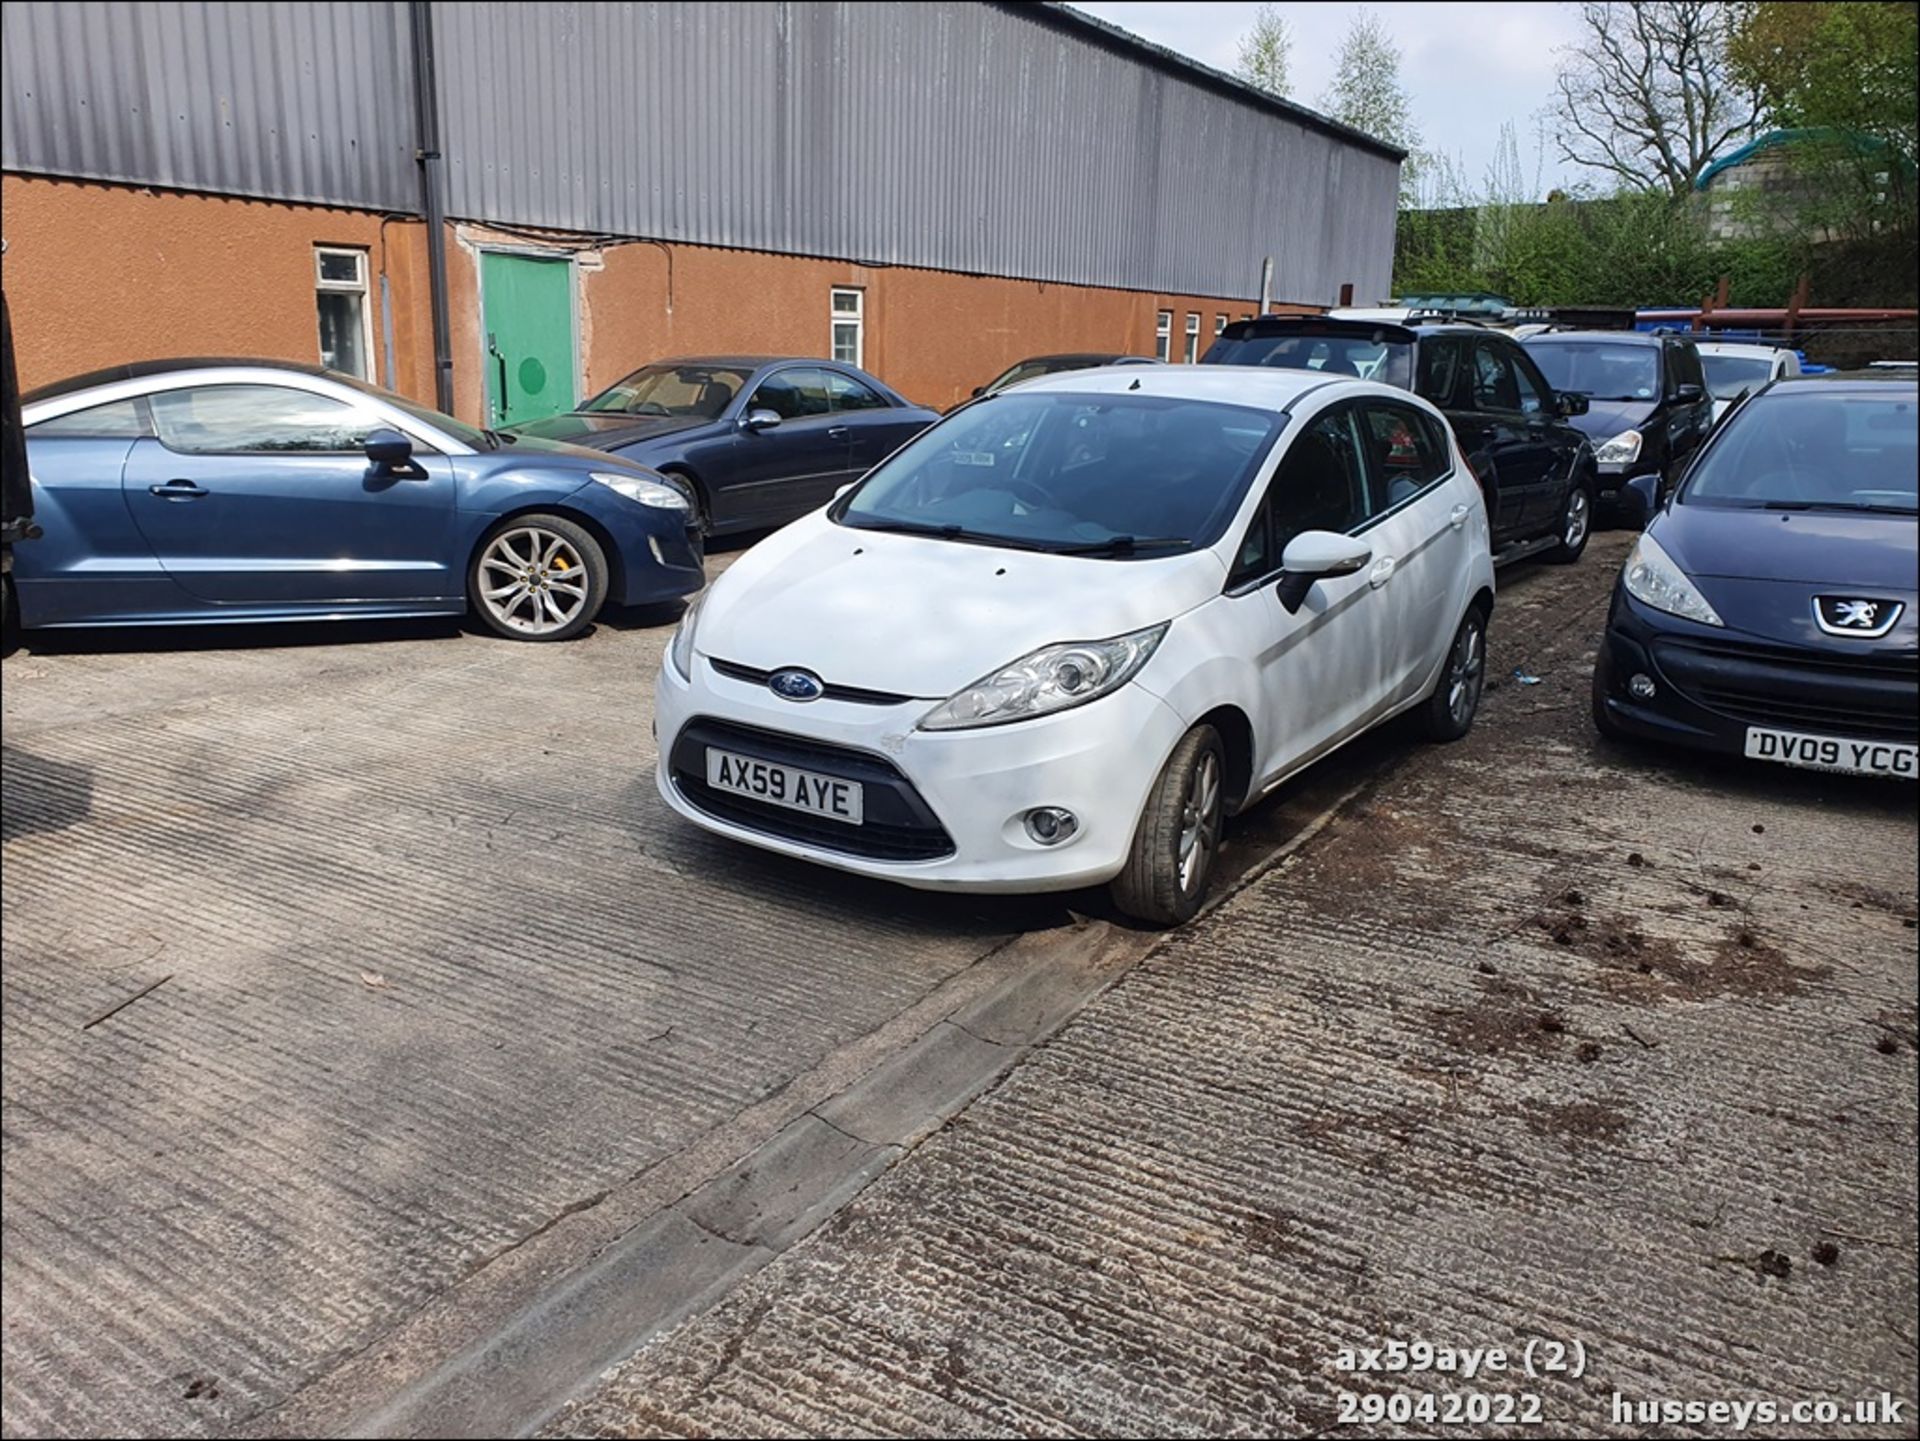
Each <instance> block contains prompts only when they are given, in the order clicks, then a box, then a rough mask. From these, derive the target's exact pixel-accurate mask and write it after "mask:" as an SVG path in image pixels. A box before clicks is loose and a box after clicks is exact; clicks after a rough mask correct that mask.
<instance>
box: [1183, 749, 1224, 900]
mask: <svg viewBox="0 0 1920 1441" xmlns="http://www.w3.org/2000/svg"><path fill="white" fill-rule="evenodd" d="M1219 819H1220V759H1219V757H1218V756H1216V755H1215V754H1214V753H1213V752H1212V751H1210V750H1209V751H1205V752H1203V753H1202V754H1201V756H1200V763H1199V765H1197V766H1195V767H1194V771H1193V783H1192V784H1191V785H1189V786H1188V787H1187V804H1186V807H1185V808H1184V809H1183V810H1182V811H1181V813H1180V851H1179V858H1180V889H1181V890H1182V891H1184V892H1185V893H1186V894H1188V895H1192V894H1193V892H1194V889H1195V888H1196V887H1197V886H1198V885H1199V883H1200V882H1201V881H1202V880H1204V879H1205V878H1206V874H1207V867H1208V864H1209V861H1210V858H1211V856H1212V854H1213V846H1214V842H1215V840H1216V839H1217V838H1218V830H1219Z"/></svg>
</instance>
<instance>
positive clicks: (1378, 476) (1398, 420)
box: [1361, 400, 1448, 515]
mask: <svg viewBox="0 0 1920 1441" xmlns="http://www.w3.org/2000/svg"><path fill="white" fill-rule="evenodd" d="M1361 417H1362V421H1363V424H1362V427H1361V435H1362V436H1363V437H1364V438H1365V439H1366V441H1367V449H1368V457H1367V458H1368V461H1369V467H1368V489H1369V492H1370V500H1371V503H1370V505H1369V506H1368V510H1367V513H1368V514H1369V515H1378V514H1379V513H1380V512H1381V511H1383V510H1387V509H1389V508H1391V507H1392V506H1396V505H1398V504H1400V502H1401V501H1403V500H1411V499H1412V498H1413V497H1414V496H1416V495H1418V494H1419V493H1420V492H1421V491H1423V490H1425V489H1426V488H1427V487H1428V486H1430V485H1432V484H1433V483H1434V482H1435V481H1436V480H1438V479H1440V477H1441V476H1443V475H1445V474H1446V473H1447V468H1448V459H1447V448H1446V444H1445V442H1444V441H1443V439H1442V437H1441V436H1440V435H1439V434H1438V433H1437V432H1436V430H1435V428H1434V425H1433V421H1432V419H1431V418H1430V417H1428V416H1425V415H1422V414H1421V413H1420V412H1419V411H1417V410H1415V409H1413V408H1412V407H1411V406H1406V405H1395V404H1393V403H1392V402H1391V401H1381V400H1370V401H1367V402H1366V404H1365V405H1364V406H1363V407H1362V410H1361Z"/></svg>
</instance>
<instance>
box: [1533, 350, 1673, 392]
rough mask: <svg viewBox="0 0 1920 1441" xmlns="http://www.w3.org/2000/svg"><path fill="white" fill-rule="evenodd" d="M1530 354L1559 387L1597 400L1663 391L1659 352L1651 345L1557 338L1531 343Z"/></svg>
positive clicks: (1554, 386) (1557, 388) (1542, 371)
mask: <svg viewBox="0 0 1920 1441" xmlns="http://www.w3.org/2000/svg"><path fill="white" fill-rule="evenodd" d="M1527 354H1528V355H1530V356H1532V357H1533V363H1534V364H1535V365H1537V366H1539V367H1540V370H1541V373H1542V374H1544V375H1545V376H1546V377H1547V384H1548V385H1550V386H1552V387H1553V388H1554V389H1555V390H1577V391H1579V392H1580V394H1582V395H1590V396H1592V397H1593V398H1594V399H1595V400H1652V399H1653V398H1654V396H1655V395H1657V394H1659V392H1660V363H1659V352H1658V350H1657V349H1656V348H1655V347H1653V346H1651V345H1620V344H1618V343H1616V342H1613V341H1606V340H1591V341H1589V340H1554V341H1543V342H1538V343H1535V344H1532V345H1529V346H1527Z"/></svg>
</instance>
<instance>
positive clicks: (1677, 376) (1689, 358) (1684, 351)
mask: <svg viewBox="0 0 1920 1441" xmlns="http://www.w3.org/2000/svg"><path fill="white" fill-rule="evenodd" d="M1667 355H1668V359H1669V361H1670V362H1671V366H1670V368H1671V371H1672V373H1673V376H1674V381H1673V384H1674V385H1675V386H1681V385H1697V386H1699V387H1700V388H1701V390H1703V391H1704V390H1705V389H1706V388H1707V374H1706V371H1705V370H1703V369H1702V368H1701V365H1700V352H1699V351H1697V350H1695V349H1694V348H1693V345H1692V343H1691V342H1688V341H1677V342H1675V343H1674V344H1673V345H1672V346H1671V347H1669V349H1668V351H1667Z"/></svg>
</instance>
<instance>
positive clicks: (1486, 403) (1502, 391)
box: [1473, 340, 1520, 410]
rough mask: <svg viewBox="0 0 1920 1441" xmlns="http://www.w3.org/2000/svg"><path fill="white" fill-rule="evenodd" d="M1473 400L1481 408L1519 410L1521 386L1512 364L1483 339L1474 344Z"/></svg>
mask: <svg viewBox="0 0 1920 1441" xmlns="http://www.w3.org/2000/svg"><path fill="white" fill-rule="evenodd" d="M1473 403H1474V405H1475V406H1477V407H1478V408H1479V409H1481V410H1518V409H1519V408H1520V390H1519V387H1517V386H1516V385H1515V384H1514V380H1513V367H1512V366H1510V365H1508V364H1507V358H1506V357H1505V356H1504V355H1502V354H1501V353H1500V352H1499V351H1498V350H1496V349H1495V348H1494V347H1493V346H1492V345H1490V344H1488V343H1487V342H1486V341H1484V340H1483V341H1481V342H1480V343H1479V344H1478V345H1476V346H1474V347H1473Z"/></svg>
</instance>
